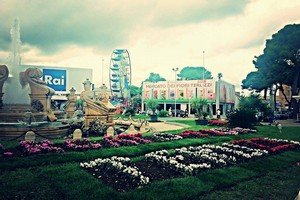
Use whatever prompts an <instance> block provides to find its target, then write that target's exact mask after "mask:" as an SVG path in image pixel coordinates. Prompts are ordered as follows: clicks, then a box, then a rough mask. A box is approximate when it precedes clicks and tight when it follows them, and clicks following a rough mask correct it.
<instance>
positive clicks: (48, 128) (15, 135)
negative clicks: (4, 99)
mask: <svg viewBox="0 0 300 200" xmlns="http://www.w3.org/2000/svg"><path fill="white" fill-rule="evenodd" d="M69 128H70V125H69V124H62V122H59V121H57V122H34V123H32V124H30V125H27V124H22V123H0V140H14V139H16V140H24V137H25V134H26V132H27V131H33V132H35V133H36V137H37V138H41V139H55V138H61V137H63V136H65V135H67V134H68V131H69Z"/></svg>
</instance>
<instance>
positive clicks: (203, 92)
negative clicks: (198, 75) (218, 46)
mask: <svg viewBox="0 0 300 200" xmlns="http://www.w3.org/2000/svg"><path fill="white" fill-rule="evenodd" d="M204 54H205V51H203V55H202V66H203V70H202V82H203V87H202V96H203V98H205V96H206V95H205V91H204V74H205V73H204V72H205V67H204Z"/></svg>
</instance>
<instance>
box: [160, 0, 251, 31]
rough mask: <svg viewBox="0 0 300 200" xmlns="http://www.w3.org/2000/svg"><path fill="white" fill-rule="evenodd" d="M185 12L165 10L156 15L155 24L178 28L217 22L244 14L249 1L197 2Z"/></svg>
mask: <svg viewBox="0 0 300 200" xmlns="http://www.w3.org/2000/svg"><path fill="white" fill-rule="evenodd" d="M197 2H198V5H197V4H196V5H194V4H193V5H192V4H191V6H190V7H188V8H186V9H184V10H182V9H181V8H180V7H177V8H172V7H170V9H165V10H164V11H160V12H159V13H156V14H155V15H156V17H155V19H154V23H155V24H156V25H157V26H163V27H165V26H170V27H171V26H177V25H181V24H191V23H198V22H201V21H204V20H216V19H222V18H226V17H230V16H233V15H238V14H242V13H243V12H244V9H245V7H246V5H247V4H248V2H249V0H238V1H236V0H214V1H206V3H205V4H204V5H203V4H202V3H203V1H197Z"/></svg>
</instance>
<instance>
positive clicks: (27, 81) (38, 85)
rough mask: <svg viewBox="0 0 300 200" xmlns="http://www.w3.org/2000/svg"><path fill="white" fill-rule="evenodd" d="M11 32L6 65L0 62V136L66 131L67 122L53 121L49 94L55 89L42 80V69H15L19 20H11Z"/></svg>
mask: <svg viewBox="0 0 300 200" xmlns="http://www.w3.org/2000/svg"><path fill="white" fill-rule="evenodd" d="M10 34H11V40H12V43H11V53H10V56H9V58H10V59H9V68H8V67H7V66H6V65H0V139H13V138H20V139H23V138H22V137H23V136H24V134H25V133H26V132H27V131H29V130H32V131H34V132H36V133H37V135H39V136H41V137H47V138H54V137H58V136H61V135H63V134H65V133H66V132H67V131H68V128H69V125H66V124H64V125H63V124H61V123H60V122H55V121H56V120H57V118H56V116H55V115H54V112H53V111H52V110H51V97H52V95H53V94H54V92H55V91H54V90H53V89H51V88H49V87H48V86H46V83H45V82H44V81H42V80H41V77H42V72H41V71H40V70H39V69H36V68H28V69H27V70H25V71H24V72H21V71H19V70H18V66H19V65H20V64H21V56H20V49H21V40H20V28H19V21H18V19H15V20H14V23H13V26H12V28H11V31H10ZM25 116H27V117H29V119H28V121H27V123H26V122H25V123H20V122H21V121H22V120H23V119H24V117H25ZM33 118H34V119H35V121H36V122H33V121H32V119H33ZM45 119H47V121H45Z"/></svg>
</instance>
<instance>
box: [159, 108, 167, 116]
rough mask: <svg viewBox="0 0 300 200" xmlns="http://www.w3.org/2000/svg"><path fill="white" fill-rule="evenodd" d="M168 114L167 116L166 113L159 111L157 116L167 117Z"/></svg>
mask: <svg viewBox="0 0 300 200" xmlns="http://www.w3.org/2000/svg"><path fill="white" fill-rule="evenodd" d="M168 114H169V112H168V111H166V110H160V111H159V112H158V116H159V117H167V116H168Z"/></svg>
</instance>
